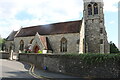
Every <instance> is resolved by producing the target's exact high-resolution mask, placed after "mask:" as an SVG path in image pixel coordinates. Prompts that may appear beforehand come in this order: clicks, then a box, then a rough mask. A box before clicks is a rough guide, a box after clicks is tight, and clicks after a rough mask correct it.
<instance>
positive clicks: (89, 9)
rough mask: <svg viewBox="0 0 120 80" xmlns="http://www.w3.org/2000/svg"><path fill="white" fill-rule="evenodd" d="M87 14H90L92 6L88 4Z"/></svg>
mask: <svg viewBox="0 0 120 80" xmlns="http://www.w3.org/2000/svg"><path fill="white" fill-rule="evenodd" d="M88 15H92V6H91V5H90V4H89V5H88Z"/></svg>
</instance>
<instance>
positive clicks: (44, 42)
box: [40, 36, 52, 50]
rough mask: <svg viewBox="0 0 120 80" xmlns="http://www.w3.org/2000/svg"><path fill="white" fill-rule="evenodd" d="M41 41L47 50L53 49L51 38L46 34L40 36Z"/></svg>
mask: <svg viewBox="0 0 120 80" xmlns="http://www.w3.org/2000/svg"><path fill="white" fill-rule="evenodd" d="M40 41H41V42H42V44H43V46H44V47H45V49H46V50H52V48H51V45H50V43H49V40H48V38H47V37H45V36H40Z"/></svg>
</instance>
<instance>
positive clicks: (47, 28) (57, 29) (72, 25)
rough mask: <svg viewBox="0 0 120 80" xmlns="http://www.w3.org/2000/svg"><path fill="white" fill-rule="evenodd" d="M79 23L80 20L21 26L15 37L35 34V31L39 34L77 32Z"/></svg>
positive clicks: (79, 26) (80, 22)
mask: <svg viewBox="0 0 120 80" xmlns="http://www.w3.org/2000/svg"><path fill="white" fill-rule="evenodd" d="M81 24H82V20H78V21H69V22H60V23H53V24H47V25H38V26H31V27H26V28H22V29H21V30H20V32H19V33H18V34H17V35H16V37H26V36H35V34H36V32H38V33H39V34H40V35H52V34H66V33H79V32H80V28H81Z"/></svg>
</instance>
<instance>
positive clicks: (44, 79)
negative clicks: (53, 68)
mask: <svg viewBox="0 0 120 80" xmlns="http://www.w3.org/2000/svg"><path fill="white" fill-rule="evenodd" d="M0 78H2V79H1V80H86V79H80V78H78V77H73V76H68V75H64V74H59V73H52V72H46V71H42V70H38V69H36V68H35V69H34V66H33V65H31V64H28V63H25V62H18V61H13V60H12V61H11V60H6V59H0Z"/></svg>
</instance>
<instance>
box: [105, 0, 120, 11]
mask: <svg viewBox="0 0 120 80" xmlns="http://www.w3.org/2000/svg"><path fill="white" fill-rule="evenodd" d="M118 2H119V0H109V1H108V0H104V9H105V11H109V12H117V11H118Z"/></svg>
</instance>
